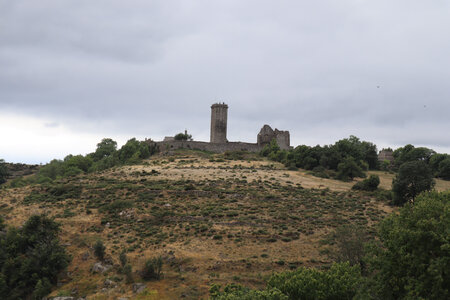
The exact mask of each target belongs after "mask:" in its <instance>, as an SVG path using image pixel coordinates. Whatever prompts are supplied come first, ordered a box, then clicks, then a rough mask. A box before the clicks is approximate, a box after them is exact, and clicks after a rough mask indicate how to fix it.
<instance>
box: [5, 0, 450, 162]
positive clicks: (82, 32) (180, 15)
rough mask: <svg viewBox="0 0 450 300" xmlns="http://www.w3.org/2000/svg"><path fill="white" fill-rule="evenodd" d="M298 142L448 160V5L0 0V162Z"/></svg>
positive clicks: (383, 0) (322, 0)
mask: <svg viewBox="0 0 450 300" xmlns="http://www.w3.org/2000/svg"><path fill="white" fill-rule="evenodd" d="M218 101H220V102H222V101H223V102H226V103H227V104H228V105H229V111H228V140H230V141H248V142H256V135H257V133H258V132H259V130H260V128H261V127H262V126H263V125H264V124H269V125H271V126H272V127H273V128H275V127H276V128H278V129H280V130H289V131H290V133H291V144H292V145H293V146H296V145H299V144H306V145H312V146H313V145H316V144H321V145H323V144H331V143H334V142H335V141H336V140H338V139H341V138H344V137H348V136H349V135H356V136H358V137H359V138H361V139H362V140H367V141H371V142H374V143H375V144H377V146H378V148H383V147H386V146H391V147H394V148H395V147H398V146H403V145H405V144H408V143H412V144H414V145H417V146H427V147H431V148H433V149H435V150H437V151H439V152H447V153H449V152H450V135H449V133H448V131H449V129H450V117H449V113H450V1H448V0H433V1H426V0H395V1H393V0H377V1H367V0H315V1H303V0H302V1H299V0H295V1H294V0H293V1H283V0H278V1H273V0H272V1H265V0H255V1H246V0H239V1H232V0H223V1H214V0H204V1H195V0H179V1H168V0H161V1H150V0H140V1H139V0H127V1H123V0H121V1H119V0H94V1H93V0H57V1H56V0H39V1H36V0H13V1H12V0H0V158H4V159H5V160H7V161H12V162H27V163H40V162H43V163H45V162H47V161H49V160H50V159H52V158H63V157H64V156H66V155H67V154H69V153H72V154H79V153H81V154H86V153H88V152H92V151H94V150H95V145H96V143H98V142H99V141H100V140H101V139H102V138H103V137H111V138H113V139H115V140H117V141H118V142H119V144H122V143H124V142H125V141H126V140H127V139H128V138H131V137H137V138H138V139H144V138H152V139H154V140H161V139H162V138H163V137H164V136H166V135H174V134H176V133H178V132H181V131H184V129H187V130H188V131H189V132H190V133H191V134H192V135H193V137H194V139H195V140H203V141H208V140H209V126H210V106H211V104H212V103H214V102H218Z"/></svg>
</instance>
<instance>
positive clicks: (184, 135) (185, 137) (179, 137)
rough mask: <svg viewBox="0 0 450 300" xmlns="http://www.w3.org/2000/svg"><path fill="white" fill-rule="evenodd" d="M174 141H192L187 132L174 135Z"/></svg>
mask: <svg viewBox="0 0 450 300" xmlns="http://www.w3.org/2000/svg"><path fill="white" fill-rule="evenodd" d="M174 139H175V141H192V135H191V134H188V133H187V132H185V133H182V132H180V133H177V134H176V135H175V137H174Z"/></svg>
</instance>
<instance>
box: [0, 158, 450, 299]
mask: <svg viewBox="0 0 450 300" xmlns="http://www.w3.org/2000/svg"><path fill="white" fill-rule="evenodd" d="M376 174H377V175H379V176H380V179H381V187H382V188H386V189H388V188H390V182H391V180H392V176H393V175H391V174H388V173H384V172H376ZM353 184H354V182H341V181H336V180H331V179H323V178H317V177H314V176H311V175H309V174H307V173H306V172H304V171H289V170H287V169H286V168H285V167H284V166H283V165H282V164H278V163H274V162H272V161H268V160H263V159H261V158H260V157H258V156H255V155H253V154H252V155H248V156H246V157H240V159H233V160H230V159H227V157H226V156H224V155H223V154H208V153H204V152H196V151H179V152H176V153H175V154H174V155H171V156H162V155H156V156H152V157H151V158H150V159H148V160H145V161H144V162H143V163H142V164H139V165H133V166H123V167H116V168H113V169H109V170H106V171H103V172H98V173H90V174H87V175H79V176H76V177H70V178H66V179H62V180H57V181H54V182H53V183H51V184H44V185H32V186H25V187H21V188H9V189H1V190H0V213H1V214H2V215H3V216H5V219H6V223H7V224H9V225H14V226H20V225H22V224H23V223H24V221H25V220H27V219H28V217H29V216H31V215H33V214H47V215H49V216H52V217H55V219H56V220H57V221H58V222H60V223H61V224H62V233H61V239H62V241H63V244H64V245H65V247H66V248H67V250H68V252H69V253H70V254H71V256H72V262H71V264H70V266H69V268H68V272H67V274H65V276H61V279H60V283H59V284H58V287H57V288H56V290H55V291H54V292H53V293H52V294H51V296H57V295H60V296H71V295H72V296H76V297H85V296H88V297H89V298H90V297H92V298H93V299H117V298H119V297H128V298H133V299H134V298H137V299H179V298H186V299H198V298H207V297H208V290H209V287H210V285H211V284H213V283H217V284H222V285H223V284H226V283H232V282H236V283H240V284H244V285H247V286H250V287H262V286H263V285H264V282H265V278H267V276H269V275H270V274H272V273H273V272H276V271H282V270H289V269H295V268H297V267H298V266H318V267H322V266H328V265H329V264H330V263H331V262H332V258H331V257H332V254H333V252H334V242H333V239H332V234H333V232H334V231H335V229H336V228H338V227H339V226H341V225H348V224H354V225H358V226H361V227H364V228H365V229H366V231H367V232H368V234H369V235H370V234H372V233H373V232H374V226H375V225H376V224H377V223H378V222H379V220H380V219H381V218H383V217H384V216H385V215H386V214H387V213H389V212H391V211H392V210H393V208H392V207H391V206H389V205H388V200H386V199H385V197H384V196H385V195H384V194H383V193H382V192H381V193H364V192H356V191H352V190H351V186H352V185H353ZM436 188H437V189H438V190H448V189H450V186H449V182H445V181H441V180H437V185H436ZM98 240H101V241H103V243H104V245H105V246H106V258H105V262H104V264H110V265H112V266H113V267H112V268H111V269H110V270H109V271H107V272H105V273H93V272H92V271H91V269H92V266H93V265H94V264H95V263H96V262H98V259H97V258H96V257H95V255H94V249H93V246H94V244H95V243H96V241H98ZM123 251H125V252H126V253H127V256H128V259H129V261H130V263H131V265H132V277H133V281H134V282H135V283H141V282H142V283H144V284H145V286H146V288H145V290H144V291H143V292H142V293H139V294H136V293H135V292H134V291H133V283H131V282H129V283H127V281H126V280H125V275H124V274H122V272H121V271H120V269H121V268H120V267H119V265H120V262H119V255H120V253H121V252H123ZM159 256H161V257H162V259H163V278H162V279H161V280H158V281H144V280H143V279H142V278H141V274H140V271H141V270H142V268H143V266H144V263H145V261H146V260H147V259H149V258H154V257H159Z"/></svg>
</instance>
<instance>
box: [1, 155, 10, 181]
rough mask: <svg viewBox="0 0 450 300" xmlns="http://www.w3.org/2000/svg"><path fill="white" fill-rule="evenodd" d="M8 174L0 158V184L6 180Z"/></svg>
mask: <svg viewBox="0 0 450 300" xmlns="http://www.w3.org/2000/svg"><path fill="white" fill-rule="evenodd" d="M8 175H9V174H8V169H7V168H6V164H5V161H4V160H3V159H0V184H2V183H5V182H6V179H7V178H8Z"/></svg>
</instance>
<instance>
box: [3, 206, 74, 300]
mask: <svg viewBox="0 0 450 300" xmlns="http://www.w3.org/2000/svg"><path fill="white" fill-rule="evenodd" d="M1 223H2V221H1V220H0V224H1ZM2 227H4V225H0V230H1V229H2ZM58 232H59V225H58V224H57V223H55V222H54V221H53V220H51V219H49V218H47V217H45V216H38V215H35V216H32V217H30V219H28V221H27V222H26V223H25V225H24V226H23V227H22V228H14V227H10V228H9V229H8V230H7V232H6V234H1V235H0V295H2V297H3V298H2V299H25V298H27V299H28V298H30V297H32V298H33V299H41V298H42V297H44V296H45V295H47V294H48V293H50V291H51V287H52V286H53V285H54V284H56V282H57V276H58V274H59V273H60V272H61V271H62V270H64V269H65V268H66V267H67V265H68V264H69V262H70V258H69V256H68V255H67V254H66V251H65V249H64V248H63V247H62V246H61V245H60V244H59V240H58Z"/></svg>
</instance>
